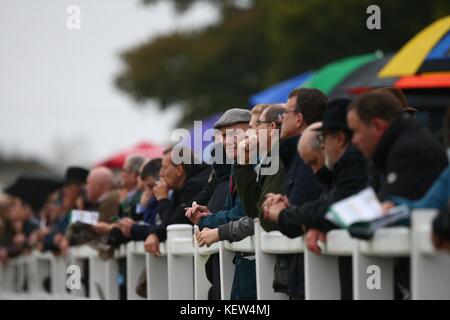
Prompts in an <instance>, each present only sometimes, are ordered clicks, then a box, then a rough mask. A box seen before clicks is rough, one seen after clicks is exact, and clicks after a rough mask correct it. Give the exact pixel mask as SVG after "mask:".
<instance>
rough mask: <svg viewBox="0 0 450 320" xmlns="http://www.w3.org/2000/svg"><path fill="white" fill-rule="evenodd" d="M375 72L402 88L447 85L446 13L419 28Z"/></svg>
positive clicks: (449, 36) (449, 22) (449, 32)
mask: <svg viewBox="0 0 450 320" xmlns="http://www.w3.org/2000/svg"><path fill="white" fill-rule="evenodd" d="M378 75H379V76H380V78H384V79H395V78H397V80H396V81H395V83H394V84H395V86H397V87H399V88H402V89H428V88H434V89H436V88H450V16H447V17H445V18H442V19H440V20H438V21H436V22H434V23H432V24H431V25H429V26H428V27H426V28H425V29H423V30H422V31H420V32H419V33H418V34H417V35H416V36H414V37H413V38H412V39H411V40H410V41H408V42H407V43H406V44H405V45H404V46H403V47H402V48H401V49H400V50H399V51H398V53H396V54H395V55H394V56H393V57H392V59H391V60H390V61H389V62H388V63H387V64H386V65H385V66H384V67H383V68H382V69H381V70H380V72H379V73H378Z"/></svg>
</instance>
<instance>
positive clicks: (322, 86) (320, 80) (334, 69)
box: [302, 53, 381, 95]
mask: <svg viewBox="0 0 450 320" xmlns="http://www.w3.org/2000/svg"><path fill="white" fill-rule="evenodd" d="M380 58H381V54H378V53H369V54H363V55H358V56H351V57H347V58H343V59H339V60H336V61H333V62H331V63H329V64H327V65H325V66H324V67H322V68H320V69H319V70H317V71H316V72H315V73H314V75H313V76H312V77H311V78H310V79H309V80H308V81H306V82H305V83H304V84H303V85H302V87H304V88H316V89H319V90H321V91H322V92H323V93H325V94H326V95H328V94H330V93H331V91H332V90H333V89H334V88H335V87H336V86H337V85H338V84H339V83H340V82H341V81H343V80H344V79H345V78H346V77H347V76H349V75H350V74H351V73H352V72H353V71H355V70H357V69H358V68H360V67H362V66H364V65H366V64H367V63H369V62H371V61H374V60H376V59H380Z"/></svg>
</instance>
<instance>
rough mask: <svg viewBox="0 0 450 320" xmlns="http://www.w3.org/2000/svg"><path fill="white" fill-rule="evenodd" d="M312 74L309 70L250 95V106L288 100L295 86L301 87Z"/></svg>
mask: <svg viewBox="0 0 450 320" xmlns="http://www.w3.org/2000/svg"><path fill="white" fill-rule="evenodd" d="M312 75H313V73H312V72H311V71H308V72H305V73H302V74H300V75H298V76H295V77H292V78H290V79H287V80H285V81H282V82H280V83H277V84H276V85H274V86H271V87H269V88H267V89H265V90H264V91H261V92H258V93H256V94H254V95H253V96H251V97H250V99H249V103H250V106H251V107H253V106H255V105H256V104H258V103H284V102H286V100H287V98H288V96H289V93H291V91H292V90H294V89H295V88H298V87H300V86H301V85H302V84H303V83H304V82H305V81H307V80H308V79H310V78H311V76H312Z"/></svg>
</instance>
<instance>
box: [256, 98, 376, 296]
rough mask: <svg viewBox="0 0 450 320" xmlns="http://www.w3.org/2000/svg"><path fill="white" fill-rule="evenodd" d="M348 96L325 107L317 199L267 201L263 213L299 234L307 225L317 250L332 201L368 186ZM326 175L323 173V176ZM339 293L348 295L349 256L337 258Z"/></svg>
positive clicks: (330, 226)
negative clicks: (299, 203)
mask: <svg viewBox="0 0 450 320" xmlns="http://www.w3.org/2000/svg"><path fill="white" fill-rule="evenodd" d="M349 103H350V100H348V99H338V100H334V101H331V102H330V103H329V104H328V107H327V109H326V111H325V115H324V119H323V123H322V127H321V128H320V129H317V130H320V131H321V132H322V136H323V143H324V153H325V165H326V170H327V171H328V175H327V176H328V177H327V178H326V179H322V180H323V181H322V183H324V184H325V187H326V189H325V191H324V192H323V194H322V195H321V197H320V198H319V199H318V200H316V201H311V202H308V203H305V204H303V205H302V206H300V207H296V206H289V203H286V202H285V201H279V202H275V203H266V205H265V215H266V216H267V218H268V219H270V220H272V221H274V222H278V225H279V226H280V230H281V231H282V230H283V229H284V228H285V226H286V225H296V226H298V236H300V235H302V234H303V228H306V229H307V233H306V237H305V238H306V243H307V247H308V249H309V250H311V251H313V252H315V253H317V254H320V248H319V247H318V245H317V242H318V241H319V239H325V232H328V231H329V230H331V229H335V228H336V226H335V225H333V224H332V223H331V222H329V221H327V220H326V219H325V214H326V213H327V211H328V208H329V207H330V205H331V204H333V203H335V202H337V201H339V200H342V199H345V198H347V197H349V196H351V195H353V194H355V193H357V192H359V191H361V190H362V189H364V188H365V187H366V186H367V178H368V173H367V161H366V160H365V158H364V157H363V155H362V154H361V152H359V151H358V149H356V147H355V146H353V145H352V144H351V131H350V130H349V128H348V126H347V121H346V116H347V106H348V104H349ZM324 176H326V175H322V177H323V178H324ZM339 265H340V266H339V267H340V268H339V269H340V276H341V297H342V299H351V297H352V286H351V260H348V259H345V258H340V260H339Z"/></svg>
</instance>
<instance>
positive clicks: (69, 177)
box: [42, 167, 89, 254]
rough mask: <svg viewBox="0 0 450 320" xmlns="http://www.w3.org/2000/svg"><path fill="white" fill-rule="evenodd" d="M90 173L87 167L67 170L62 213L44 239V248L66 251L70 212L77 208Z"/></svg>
mask: <svg viewBox="0 0 450 320" xmlns="http://www.w3.org/2000/svg"><path fill="white" fill-rule="evenodd" d="M88 174H89V171H88V170H87V169H84V168H81V167H69V168H68V169H67V170H66V173H65V178H64V186H63V189H62V191H63V198H62V215H61V216H60V217H58V219H57V220H56V221H55V223H54V224H53V225H52V228H51V229H50V232H49V234H48V235H47V236H46V237H45V238H44V240H43V248H42V249H43V250H44V251H45V250H52V251H56V252H58V251H59V252H61V253H63V254H65V253H66V251H67V248H68V247H69V241H68V240H67V239H66V238H65V237H64V233H65V232H66V230H67V227H68V225H69V219H70V213H71V211H72V209H76V208H77V205H76V203H77V200H78V199H79V197H81V195H82V191H83V188H84V186H85V185H86V179H87V176H88Z"/></svg>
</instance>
